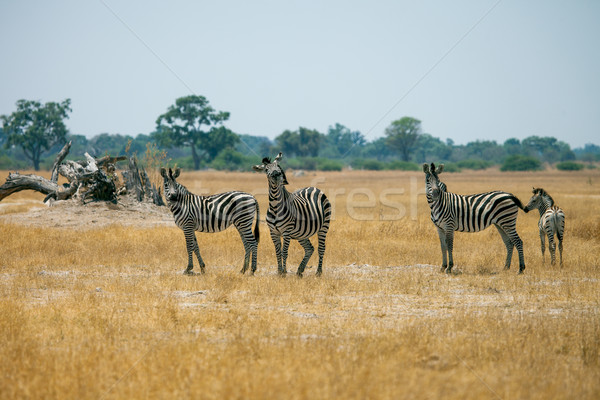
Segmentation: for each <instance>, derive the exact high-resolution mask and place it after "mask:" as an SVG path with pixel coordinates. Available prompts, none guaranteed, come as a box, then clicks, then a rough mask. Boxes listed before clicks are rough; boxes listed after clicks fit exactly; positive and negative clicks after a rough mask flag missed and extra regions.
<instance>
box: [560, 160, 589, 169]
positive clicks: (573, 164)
mask: <svg viewBox="0 0 600 400" xmlns="http://www.w3.org/2000/svg"><path fill="white" fill-rule="evenodd" d="M556 169H559V170H561V171H580V170H582V169H583V164H579V163H576V162H574V161H563V162H559V163H558V164H556Z"/></svg>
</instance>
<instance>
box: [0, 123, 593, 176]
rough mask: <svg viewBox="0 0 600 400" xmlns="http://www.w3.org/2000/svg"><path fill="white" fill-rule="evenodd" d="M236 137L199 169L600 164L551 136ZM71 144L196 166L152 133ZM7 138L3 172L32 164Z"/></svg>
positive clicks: (341, 132)
mask: <svg viewBox="0 0 600 400" xmlns="http://www.w3.org/2000/svg"><path fill="white" fill-rule="evenodd" d="M237 136H238V138H239V140H238V141H237V142H236V143H235V144H233V145H230V146H227V147H226V148H224V149H223V150H221V151H220V152H218V153H217V154H216V156H215V157H214V158H212V159H211V160H208V159H202V160H201V162H200V168H214V169H218V170H241V171H247V170H250V166H251V165H253V164H256V163H258V162H259V161H260V160H261V159H262V157H265V156H273V155H275V154H277V153H278V152H280V151H282V152H283V153H284V155H285V161H286V165H287V166H288V167H289V168H295V169H306V170H341V169H343V168H349V167H350V168H353V169H369V170H385V169H397V170H418V169H419V168H420V167H419V166H420V164H421V163H423V162H431V161H435V162H443V163H445V164H446V168H447V170H449V171H459V170H461V169H485V168H488V167H491V166H498V165H499V166H501V167H502V168H503V169H504V170H511V169H517V170H519V169H520V170H529V169H541V168H543V166H544V164H550V165H558V167H559V168H561V166H562V168H563V169H581V168H584V167H586V166H587V167H593V163H594V162H598V161H600V146H597V145H595V144H587V145H585V147H582V148H575V149H571V148H570V146H569V145H568V144H567V143H565V142H562V141H558V140H557V139H556V138H553V137H539V136H530V137H528V138H525V139H523V140H518V139H508V140H506V141H505V142H504V143H498V142H496V141H493V140H477V141H474V142H469V143H467V144H465V145H457V144H455V143H454V142H453V141H452V140H450V139H449V140H446V141H442V140H440V139H439V138H436V137H434V136H432V135H430V134H427V133H421V134H419V135H418V136H417V139H416V141H415V143H414V144H413V145H412V146H411V147H410V151H409V152H408V155H409V159H408V160H406V161H404V160H402V157H401V156H400V155H399V154H398V152H397V151H396V150H395V149H393V148H392V146H390V145H389V142H388V138H387V137H382V138H378V139H375V140H372V141H368V140H367V139H365V137H364V136H363V135H362V134H361V133H360V132H357V131H351V130H350V129H348V128H346V127H344V126H343V125H340V124H336V125H335V126H331V127H330V128H329V129H328V131H327V133H320V132H317V131H315V130H309V129H306V128H299V129H298V130H296V131H285V132H284V133H282V134H281V135H279V136H278V137H277V138H275V140H270V139H269V138H267V137H263V136H253V135H237ZM66 139H67V140H68V141H69V140H70V141H72V143H73V144H72V147H71V151H70V156H71V157H72V158H74V159H75V158H81V157H82V155H83V153H85V152H88V153H90V154H92V155H94V156H103V155H105V154H110V155H114V156H116V155H124V154H137V155H138V157H139V158H140V159H143V158H144V156H145V155H146V153H147V152H148V151H149V149H150V152H152V151H154V153H156V150H159V151H164V160H165V162H168V163H169V165H177V166H180V167H182V168H186V169H193V168H194V163H193V160H192V154H191V149H190V148H189V147H173V148H161V147H160V146H157V144H156V141H155V139H154V135H152V134H150V135H147V134H139V135H137V136H135V137H133V136H129V135H121V134H108V133H102V134H99V135H96V136H94V137H92V138H89V139H88V138H87V137H85V136H83V135H71V134H67V136H66ZM5 144H6V136H5V135H3V134H2V131H1V130H0V169H13V170H14V169H27V168H31V162H30V161H29V160H28V159H27V157H26V156H25V154H24V152H23V150H22V149H21V148H19V147H16V146H9V147H7V146H5ZM61 147H62V144H60V143H59V144H56V145H54V146H53V147H52V148H50V149H49V150H47V151H45V152H44V154H43V156H42V160H41V168H42V169H49V168H50V167H51V165H52V162H53V160H54V157H55V155H56V153H57V152H58V151H59V150H60V148H61Z"/></svg>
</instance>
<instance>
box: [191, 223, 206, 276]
mask: <svg viewBox="0 0 600 400" xmlns="http://www.w3.org/2000/svg"><path fill="white" fill-rule="evenodd" d="M192 234H193V235H194V252H195V253H196V258H197V259H198V264H200V272H202V273H204V272H205V270H204V260H203V259H202V256H201V255H200V247H198V239H197V238H196V233H192Z"/></svg>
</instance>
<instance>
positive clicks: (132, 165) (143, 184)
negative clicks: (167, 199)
mask: <svg viewBox="0 0 600 400" xmlns="http://www.w3.org/2000/svg"><path fill="white" fill-rule="evenodd" d="M122 174H123V181H124V182H125V188H126V190H127V193H129V194H130V195H132V196H135V198H136V200H137V201H144V199H146V200H147V201H150V202H152V203H154V204H156V205H157V206H164V205H165V203H164V201H163V199H162V194H161V189H160V187H158V188H157V187H156V186H155V185H154V184H153V183H151V182H150V177H149V176H148V174H147V173H146V170H145V169H144V167H138V164H137V157H135V156H132V157H130V158H129V170H127V171H123V172H122Z"/></svg>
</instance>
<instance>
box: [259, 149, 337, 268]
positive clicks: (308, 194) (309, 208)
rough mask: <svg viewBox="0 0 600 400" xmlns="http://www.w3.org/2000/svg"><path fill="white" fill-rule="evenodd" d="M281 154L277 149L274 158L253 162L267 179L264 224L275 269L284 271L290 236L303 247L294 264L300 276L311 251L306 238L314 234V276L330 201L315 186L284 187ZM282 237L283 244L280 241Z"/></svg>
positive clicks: (322, 250) (322, 243)
mask: <svg viewBox="0 0 600 400" xmlns="http://www.w3.org/2000/svg"><path fill="white" fill-rule="evenodd" d="M282 157H283V154H282V153H279V155H277V157H275V160H274V161H273V162H271V159H270V158H267V157H265V158H264V159H263V161H262V164H259V165H255V166H254V167H253V168H254V170H255V171H264V172H265V173H266V174H267V180H268V182H269V210H268V211H267V225H268V226H269V229H270V230H271V239H272V240H273V243H274V244H275V254H276V256H277V271H278V273H279V274H280V275H285V274H287V269H286V261H287V256H288V246H289V244H290V240H291V239H295V240H298V242H299V243H300V245H301V246H302V247H303V248H304V258H303V259H302V261H301V262H300V265H299V266H298V270H297V272H296V274H297V275H298V276H299V277H302V273H303V272H304V268H305V267H306V264H307V263H308V260H309V259H310V256H311V255H312V254H313V252H314V247H313V245H312V244H311V243H310V240H309V238H310V237H311V236H313V235H314V234H317V235H318V238H319V250H318V251H319V266H318V267H317V273H316V275H317V276H320V275H321V274H322V272H323V255H324V254H325V237H326V236H327V231H328V230H329V220H330V218H331V205H330V203H329V200H328V199H327V197H326V196H325V194H324V193H323V192H322V191H321V190H319V189H317V188H315V187H306V188H303V189H299V190H296V191H295V192H293V193H290V192H288V191H287V189H286V188H285V185H287V184H288V181H287V178H286V176H285V172H284V171H283V169H282V168H281V167H280V166H279V161H280V160H281V158H282ZM281 238H283V247H282V245H281Z"/></svg>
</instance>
